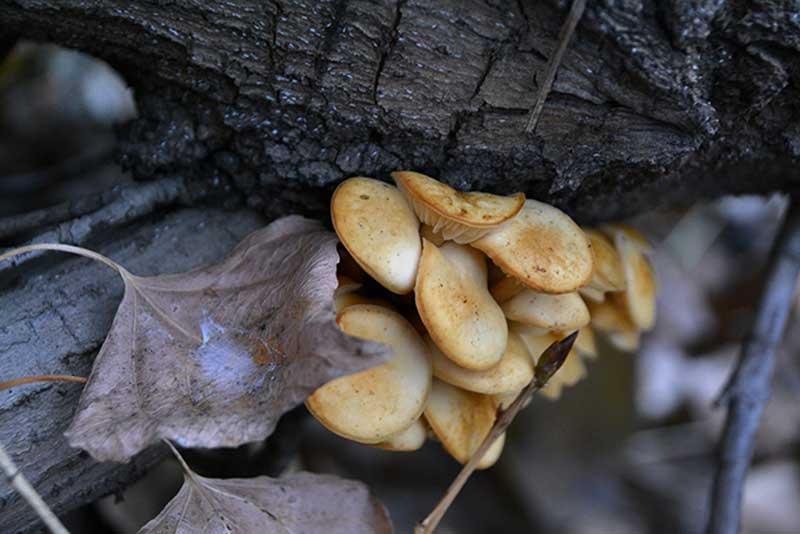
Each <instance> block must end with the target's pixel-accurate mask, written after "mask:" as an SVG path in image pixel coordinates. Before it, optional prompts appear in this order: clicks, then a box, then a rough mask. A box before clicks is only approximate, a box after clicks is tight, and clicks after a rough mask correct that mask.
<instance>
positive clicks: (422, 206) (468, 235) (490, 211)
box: [392, 171, 525, 244]
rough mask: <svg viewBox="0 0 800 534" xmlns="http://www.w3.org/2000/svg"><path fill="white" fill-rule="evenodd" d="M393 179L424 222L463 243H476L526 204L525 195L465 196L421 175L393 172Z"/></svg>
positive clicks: (482, 194)
mask: <svg viewBox="0 0 800 534" xmlns="http://www.w3.org/2000/svg"><path fill="white" fill-rule="evenodd" d="M392 178H394V181H395V183H396V184H397V187H399V188H400V190H401V191H402V192H403V194H404V195H405V196H406V199H408V202H409V204H411V206H412V207H413V208H414V212H415V213H416V214H417V217H419V219H420V220H421V221H422V222H424V223H425V224H428V225H430V226H432V227H433V231H434V232H435V233H440V234H441V235H442V236H443V237H444V238H445V239H447V240H452V241H455V242H456V243H459V244H464V243H469V242H471V241H474V240H475V239H477V238H479V237H481V236H482V235H485V234H486V232H487V231H489V230H491V229H493V228H497V227H498V226H500V225H502V224H503V223H505V222H506V221H508V220H510V219H511V218H512V217H514V216H515V215H516V214H517V213H518V212H519V210H520V209H522V204H523V203H524V202H525V195H523V194H522V193H517V194H515V195H512V196H508V197H504V196H499V195H492V194H490V193H480V192H476V191H473V192H468V193H462V192H461V191H456V190H455V189H453V188H452V187H450V186H449V185H447V184H444V183H442V182H440V181H438V180H435V179H433V178H431V177H430V176H425V175H424V174H420V173H418V172H410V171H400V172H393V173H392Z"/></svg>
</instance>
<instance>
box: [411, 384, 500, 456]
mask: <svg viewBox="0 0 800 534" xmlns="http://www.w3.org/2000/svg"><path fill="white" fill-rule="evenodd" d="M496 413H497V412H496V407H495V402H494V399H493V398H492V397H490V396H488V395H481V394H479V393H473V392H471V391H465V390H463V389H460V388H457V387H455V386H451V385H450V384H447V383H445V382H442V381H441V380H434V381H433V387H432V388H431V393H430V395H429V397H428V405H427V407H426V408H425V419H426V421H427V422H428V424H429V425H430V427H431V429H432V430H433V432H434V434H436V437H437V438H438V439H439V441H440V442H441V443H442V445H443V446H444V448H445V450H447V452H448V453H450V455H451V456H452V457H453V458H455V459H456V460H457V461H459V462H460V463H462V464H463V463H466V462H467V461H469V458H470V456H472V454H474V453H475V451H476V450H478V447H480V445H481V443H482V442H483V440H484V439H485V438H486V436H487V435H488V434H489V431H490V430H491V429H492V426H493V425H494V421H495V416H496ZM500 439H502V438H499V439H498V441H500ZM492 449H499V450H492ZM501 451H502V444H501V445H499V446H497V443H495V446H494V447H492V448H490V449H489V450H488V451H486V455H485V456H484V457H483V458H482V459H481V462H480V463H479V464H478V467H479V468H485V467H489V466H490V465H491V464H493V463H494V462H495V461H496V460H497V458H498V457H499V456H500V454H499V453H500V452H501Z"/></svg>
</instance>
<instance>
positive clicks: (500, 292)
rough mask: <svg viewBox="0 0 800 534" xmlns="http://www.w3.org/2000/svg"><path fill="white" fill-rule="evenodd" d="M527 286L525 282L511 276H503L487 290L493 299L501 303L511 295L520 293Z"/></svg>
mask: <svg viewBox="0 0 800 534" xmlns="http://www.w3.org/2000/svg"><path fill="white" fill-rule="evenodd" d="M525 289H527V287H526V286H525V284H523V283H522V282H520V281H519V280H517V279H516V278H514V277H512V276H503V278H501V279H500V280H498V281H497V282H495V283H494V284H493V285H492V288H491V289H490V290H489V292H490V293H491V294H492V297H493V298H494V300H495V301H497V302H498V303H500V304H502V303H504V302H505V301H507V300H508V299H510V298H511V297H515V296H517V295H519V294H520V293H522V292H523V291H524V290H525Z"/></svg>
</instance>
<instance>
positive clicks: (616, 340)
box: [608, 330, 641, 352]
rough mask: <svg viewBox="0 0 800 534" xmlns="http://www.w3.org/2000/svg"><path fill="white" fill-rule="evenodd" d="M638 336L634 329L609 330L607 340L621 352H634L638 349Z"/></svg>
mask: <svg viewBox="0 0 800 534" xmlns="http://www.w3.org/2000/svg"><path fill="white" fill-rule="evenodd" d="M640 337H641V336H640V335H639V332H638V331H636V330H629V331H627V332H609V334H608V341H609V342H610V343H611V345H613V346H614V347H616V348H618V349H619V350H621V351H623V352H636V351H637V350H639V341H640Z"/></svg>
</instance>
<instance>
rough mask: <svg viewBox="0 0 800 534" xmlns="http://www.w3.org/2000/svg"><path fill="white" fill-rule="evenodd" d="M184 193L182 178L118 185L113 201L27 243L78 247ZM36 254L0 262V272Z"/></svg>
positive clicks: (30, 258) (12, 267) (175, 201)
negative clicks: (100, 231)
mask: <svg viewBox="0 0 800 534" xmlns="http://www.w3.org/2000/svg"><path fill="white" fill-rule="evenodd" d="M186 195H188V190H187V187H186V182H185V180H184V179H183V178H165V179H163V180H159V181H155V182H147V183H143V184H133V185H130V186H126V187H120V188H119V190H118V194H116V195H114V200H113V201H111V202H110V203H109V204H107V205H105V206H103V207H101V208H100V209H98V210H96V211H93V212H91V213H88V214H86V215H84V216H82V217H78V218H77V219H73V220H69V221H66V222H63V223H61V224H58V225H57V226H55V227H53V228H52V229H50V230H48V231H46V232H44V233H42V234H39V235H37V236H36V237H34V238H33V239H32V240H31V241H30V242H29V243H28V244H36V243H46V242H51V243H52V242H55V243H61V244H67V245H76V246H80V245H82V244H84V243H86V242H87V241H89V240H90V239H91V238H92V237H93V236H94V235H95V232H96V231H98V230H101V229H102V230H106V229H108V228H113V227H117V226H122V225H123V224H127V223H130V222H132V221H135V220H137V219H139V218H141V217H144V216H146V215H149V214H150V213H153V212H154V211H155V210H156V209H158V208H160V207H164V206H170V205H173V204H177V203H179V202H180V201H181V199H182V198H183V197H184V196H186ZM38 256H39V253H38V252H37V253H34V254H28V255H25V256H22V257H19V258H16V259H14V260H13V261H11V262H8V263H6V264H4V265H0V273H2V272H5V271H8V270H11V269H15V268H17V267H19V266H20V265H22V264H23V263H25V262H27V261H29V260H32V259H34V258H36V257H38Z"/></svg>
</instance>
